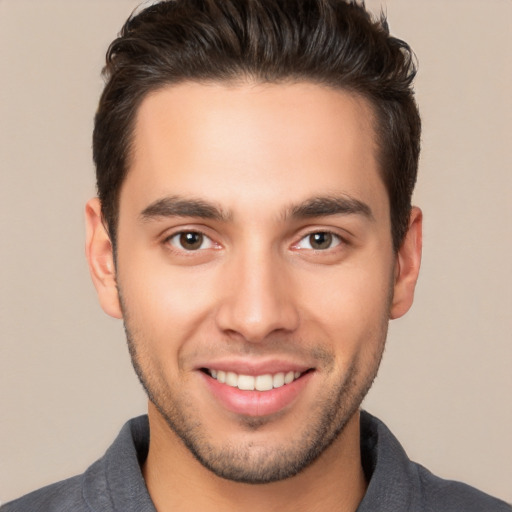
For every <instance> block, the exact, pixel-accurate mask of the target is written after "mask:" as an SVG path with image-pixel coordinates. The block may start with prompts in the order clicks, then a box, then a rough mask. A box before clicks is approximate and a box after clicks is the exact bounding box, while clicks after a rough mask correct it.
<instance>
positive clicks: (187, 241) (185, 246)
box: [168, 231, 213, 251]
mask: <svg viewBox="0 0 512 512" xmlns="http://www.w3.org/2000/svg"><path fill="white" fill-rule="evenodd" d="M168 242H169V244H170V245H172V246H173V247H175V248H176V249H180V250H182V251H183V250H184V251H198V250H201V249H209V248H211V247H212V246H213V242H212V241H211V240H210V238H208V237H207V236H206V235H203V233H199V232H197V231H182V232H181V233H176V234H175V235H173V236H171V237H169V239H168Z"/></svg>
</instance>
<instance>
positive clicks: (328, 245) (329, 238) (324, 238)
mask: <svg viewBox="0 0 512 512" xmlns="http://www.w3.org/2000/svg"><path fill="white" fill-rule="evenodd" d="M341 243H342V240H341V238H340V237H339V236H338V235H335V234H334V233H331V232H329V231H315V232H314V233H310V234H309V235H306V236H305V237H304V238H303V239H302V240H300V241H299V243H298V244H297V245H296V246H295V248H297V249H309V250H313V251H326V250H328V249H332V248H334V247H336V246H337V245H340V244H341Z"/></svg>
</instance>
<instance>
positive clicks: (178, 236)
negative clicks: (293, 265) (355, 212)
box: [164, 229, 347, 254]
mask: <svg viewBox="0 0 512 512" xmlns="http://www.w3.org/2000/svg"><path fill="white" fill-rule="evenodd" d="M189 235H195V236H199V237H200V240H199V246H198V247H197V248H195V249H190V248H185V247H184V246H183V243H182V242H183V241H184V240H183V238H182V237H184V236H189ZM315 235H323V236H326V235H327V241H328V242H329V246H328V247H325V248H314V247H312V244H311V237H313V236H315ZM173 241H175V243H173ZM304 241H306V242H307V243H308V245H309V247H301V246H300V245H302V243H303V242H304ZM205 242H206V243H207V244H208V246H207V247H201V246H202V245H203V244H204V243H205ZM164 243H165V244H167V245H169V246H171V248H172V250H175V251H181V252H184V253H188V254H192V253H195V252H199V251H204V250H206V249H213V248H218V247H219V244H216V243H215V242H214V241H213V240H212V239H211V238H210V237H209V236H208V235H206V234H205V233H203V232H201V231H198V230H193V229H191V230H183V231H178V232H176V233H173V234H172V235H170V236H168V237H167V238H165V240H164ZM320 243H321V242H320ZM333 243H334V245H332V244H333ZM343 244H344V245H346V244H347V241H346V240H345V239H344V238H342V237H341V236H340V235H338V234H336V233H333V232H332V231H328V230H317V231H311V232H309V233H306V234H305V235H304V236H302V237H301V238H300V240H299V241H298V242H297V243H295V244H293V245H292V248H293V249H298V250H300V251H303V250H308V251H309V250H310V251H315V252H317V253H319V252H327V251H329V250H332V249H335V248H336V247H338V246H339V245H343Z"/></svg>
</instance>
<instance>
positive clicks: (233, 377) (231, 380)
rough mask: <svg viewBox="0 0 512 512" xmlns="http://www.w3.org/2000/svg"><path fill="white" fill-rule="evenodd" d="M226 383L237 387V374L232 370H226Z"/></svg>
mask: <svg viewBox="0 0 512 512" xmlns="http://www.w3.org/2000/svg"><path fill="white" fill-rule="evenodd" d="M226 384H227V385H228V386H232V387H234V388H236V387H238V375H237V374H236V373H234V372H226Z"/></svg>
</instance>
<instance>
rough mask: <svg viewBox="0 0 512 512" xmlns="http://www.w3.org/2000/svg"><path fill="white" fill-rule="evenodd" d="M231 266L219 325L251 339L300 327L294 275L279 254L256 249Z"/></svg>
mask: <svg viewBox="0 0 512 512" xmlns="http://www.w3.org/2000/svg"><path fill="white" fill-rule="evenodd" d="M229 267H230V268H229V271H227V272H226V273H225V274H224V276H223V282H222V292H221V296H222V300H221V303H220V306H219V308H218V310H217V318H216V321H217V325H218V327H219V329H221V330H222V331H223V332H224V333H226V334H229V335H233V334H237V335H239V336H241V337H242V338H243V339H244V340H245V341H248V342H251V343H257V342H262V341H264V340H265V339H267V338H268V337H269V335H271V334H276V333H281V334H284V333H290V332H293V331H294V330H295V329H297V327H298V325H299V314H298V309H297V307H296V304H295V302H294V297H295V296H296V294H294V283H293V276H292V275H291V269H288V268H287V265H286V263H285V262H283V261H282V259H281V258H280V257H279V256H278V255H276V254H271V252H270V251H269V252H266V251H263V250H252V251H248V252H247V253H246V254H245V255H240V257H239V258H236V259H235V261H232V262H230V264H229Z"/></svg>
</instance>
